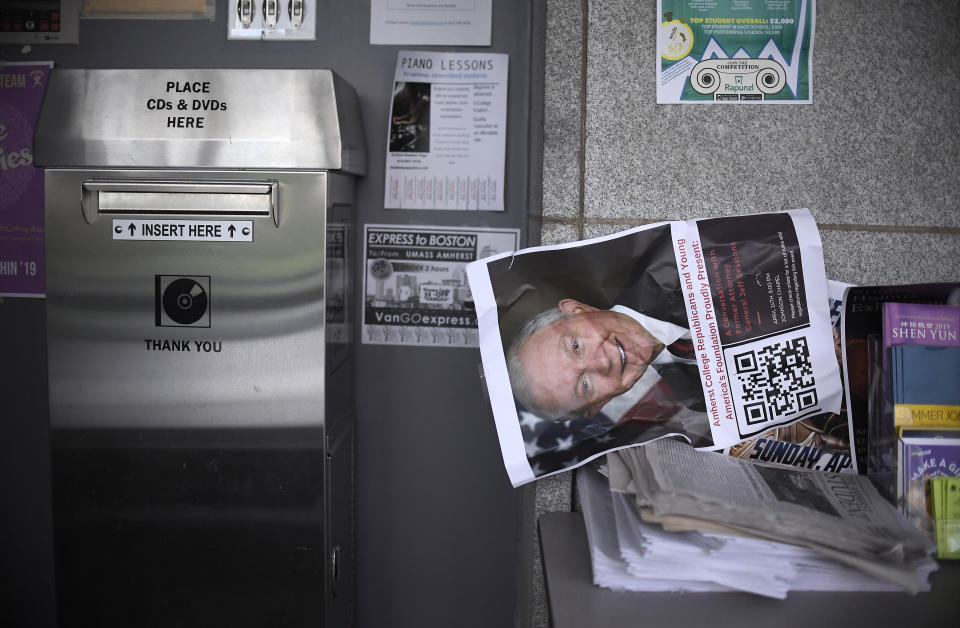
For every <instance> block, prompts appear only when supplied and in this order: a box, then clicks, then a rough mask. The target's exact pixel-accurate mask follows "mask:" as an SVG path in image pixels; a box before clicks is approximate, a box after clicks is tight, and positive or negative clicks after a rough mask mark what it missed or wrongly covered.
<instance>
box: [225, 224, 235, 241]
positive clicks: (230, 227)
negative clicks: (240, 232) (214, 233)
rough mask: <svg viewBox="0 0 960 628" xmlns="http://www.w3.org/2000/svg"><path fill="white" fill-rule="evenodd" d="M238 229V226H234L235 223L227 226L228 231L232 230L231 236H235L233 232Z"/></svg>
mask: <svg viewBox="0 0 960 628" xmlns="http://www.w3.org/2000/svg"><path fill="white" fill-rule="evenodd" d="M236 230H237V228H236V227H234V226H233V225H230V226H229V227H227V231H229V232H230V237H231V238H232V237H233V233H234V232H235V231H236Z"/></svg>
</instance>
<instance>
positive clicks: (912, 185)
mask: <svg viewBox="0 0 960 628" xmlns="http://www.w3.org/2000/svg"><path fill="white" fill-rule="evenodd" d="M655 13H656V2H655V1H654V0H643V1H639V2H638V1H636V0H621V1H614V0H604V1H595V2H591V3H589V11H588V20H589V31H588V32H589V39H588V44H587V56H588V64H587V117H586V154H585V172H586V176H585V182H584V185H585V193H586V198H585V208H584V211H585V215H586V217H587V220H588V221H589V220H590V219H592V218H606V219H620V220H636V219H671V220H673V219H684V218H695V217H701V216H717V215H737V214H743V213H754V212H760V211H770V210H777V209H789V208H794V207H809V208H810V209H811V210H812V211H814V213H815V214H816V215H817V217H818V220H820V221H821V222H826V223H836V224H866V225H928V226H933V225H936V226H945V227H954V228H957V227H960V211H958V208H960V165H958V164H960V116H958V105H957V103H958V98H960V43H958V42H960V38H958V37H957V35H958V32H960V30H958V28H957V26H958V16H960V4H958V3H957V2H956V1H955V0H939V1H927V2H895V3H882V4H874V3H862V2H826V1H822V2H820V3H818V5H817V22H816V32H815V40H814V51H815V52H814V62H813V76H814V80H813V95H814V96H813V98H814V104H813V105H750V106H739V105H734V106H729V105H657V104H656V89H655V62H656V54H655V34H656V16H655ZM931 20H935V21H936V24H932V23H931Z"/></svg>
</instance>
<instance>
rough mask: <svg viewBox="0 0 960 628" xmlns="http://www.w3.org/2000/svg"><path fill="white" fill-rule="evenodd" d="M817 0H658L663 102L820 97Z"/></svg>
mask: <svg viewBox="0 0 960 628" xmlns="http://www.w3.org/2000/svg"><path fill="white" fill-rule="evenodd" d="M815 15H816V2H815V1H814V0H657V16H658V23H659V25H660V26H659V30H658V33H657V53H658V57H657V102H658V103H687V104H689V103H699V104H703V103H725V104H731V103H755V104H770V103H780V104H782V103H793V104H798V103H803V104H810V103H812V102H813V30H814V22H815Z"/></svg>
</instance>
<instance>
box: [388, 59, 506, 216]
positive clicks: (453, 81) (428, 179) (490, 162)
mask: <svg viewBox="0 0 960 628" xmlns="http://www.w3.org/2000/svg"><path fill="white" fill-rule="evenodd" d="M508 60H509V57H508V55H505V54H492V53H490V54H477V53H461V52H451V53H442V52H415V51H409V50H401V51H400V52H399V53H398V54H397V69H396V73H395V77H394V84H393V103H392V106H391V107H390V119H389V120H388V122H387V133H388V137H387V166H386V177H385V190H384V200H383V206H384V207H385V208H392V209H461V210H488V211H503V194H504V189H503V182H504V161H505V160H504V152H505V150H506V126H507V65H508Z"/></svg>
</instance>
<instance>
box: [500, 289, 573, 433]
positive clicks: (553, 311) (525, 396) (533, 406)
mask: <svg viewBox="0 0 960 628" xmlns="http://www.w3.org/2000/svg"><path fill="white" fill-rule="evenodd" d="M570 316H571V315H570V314H566V313H564V312H561V311H560V308H556V307H554V308H550V309H549V310H546V311H543V312H540V313H539V314H537V315H536V316H534V317H533V318H531V319H530V320H528V321H527V322H526V323H525V324H524V326H523V327H521V328H520V331H518V332H517V333H516V334H515V335H514V336H513V340H512V341H511V342H510V348H509V349H507V354H506V358H507V374H508V375H509V376H510V387H511V388H512V389H513V398H514V401H516V402H517V403H520V404H521V405H523V406H524V407H525V408H527V410H529V411H530V412H533V413H534V414H536V415H537V416H539V417H541V418H545V419H553V420H564V417H563V416H560V415H558V413H557V411H556V410H548V409H546V408H543V407H541V406H540V405H539V404H538V403H537V402H536V401H534V398H533V391H532V390H531V387H530V378H529V377H528V376H527V369H526V368H525V367H524V366H523V363H522V362H521V361H520V349H522V348H523V345H524V344H525V343H526V342H527V341H528V340H530V337H531V336H533V335H534V334H535V333H537V332H538V331H540V330H541V329H543V328H544V327H547V326H549V325H551V324H553V323H554V322H556V321H559V320H562V319H565V318H570Z"/></svg>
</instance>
